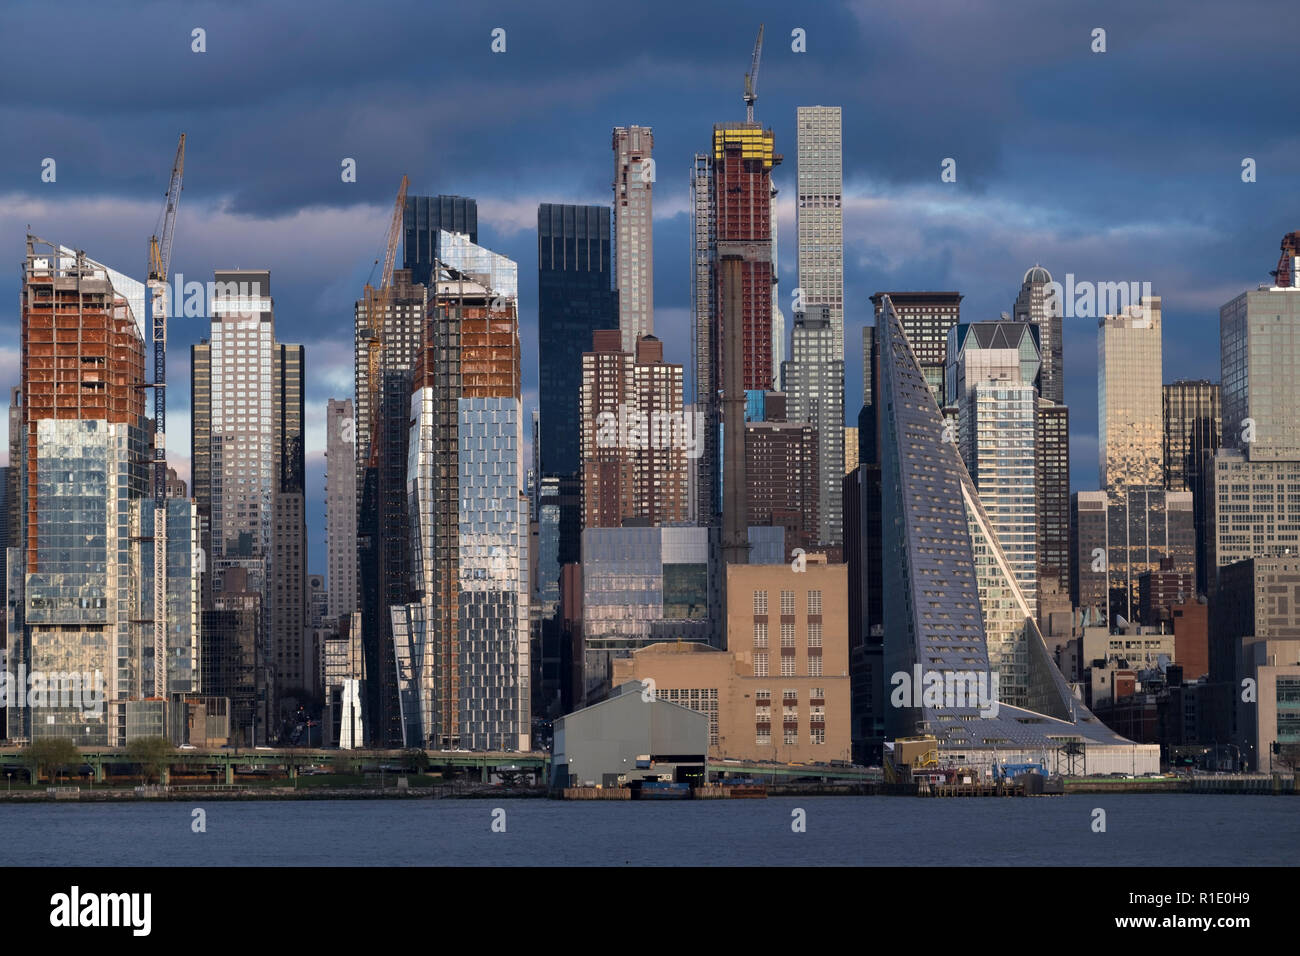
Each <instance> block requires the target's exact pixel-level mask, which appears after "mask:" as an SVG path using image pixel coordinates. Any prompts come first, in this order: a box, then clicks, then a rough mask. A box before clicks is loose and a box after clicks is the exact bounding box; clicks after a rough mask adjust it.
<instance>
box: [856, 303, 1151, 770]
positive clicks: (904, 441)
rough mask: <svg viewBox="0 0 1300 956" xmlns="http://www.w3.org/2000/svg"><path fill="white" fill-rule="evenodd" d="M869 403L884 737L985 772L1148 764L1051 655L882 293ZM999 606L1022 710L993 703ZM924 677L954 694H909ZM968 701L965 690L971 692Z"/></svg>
mask: <svg viewBox="0 0 1300 956" xmlns="http://www.w3.org/2000/svg"><path fill="white" fill-rule="evenodd" d="M876 335H877V346H878V349H879V388H880V408H881V447H880V457H881V488H882V490H881V498H882V513H883V516H884V518H883V522H882V523H883V527H882V532H883V534H882V539H881V541H882V544H881V547H882V549H883V552H884V553H883V554H882V561H883V565H884V665H885V666H884V672H885V675H886V677H885V680H886V682H887V683H888V684H891V685H893V693H890V688H888V687H887V688H886V689H885V692H886V694H887V699H888V701H889V703H888V704H887V705H886V707H885V731H886V735H887V736H889V737H893V738H899V737H908V736H917V735H929V736H933V737H934V738H935V739H936V749H937V750H938V753H939V757H940V762H941V763H943V762H945V760H955V759H960V760H961V761H962V762H963V763H964V764H965V765H967V766H972V767H987V766H989V765H991V763H992V762H993V761H994V760H1002V761H1009V760H1014V759H1017V758H1025V759H1032V760H1044V761H1046V764H1047V766H1048V767H1049V769H1051V770H1055V771H1061V770H1062V769H1066V764H1064V763H1063V761H1070V762H1071V765H1072V766H1073V768H1074V769H1075V770H1076V771H1077V766H1078V764H1077V763H1075V762H1074V761H1075V760H1077V759H1078V758H1079V755H1082V759H1083V760H1085V761H1086V768H1087V772H1089V773H1098V772H1103V773H1104V772H1107V771H1108V770H1109V769H1111V768H1112V767H1113V768H1114V769H1115V770H1120V769H1122V770H1124V771H1125V772H1129V773H1131V772H1135V770H1134V768H1136V767H1141V768H1143V769H1142V770H1140V771H1136V772H1145V771H1147V770H1151V771H1154V770H1156V769H1158V766H1159V748H1158V747H1155V746H1147V745H1139V744H1133V743H1132V742H1130V741H1128V740H1125V739H1124V738H1123V737H1120V736H1119V735H1117V734H1115V733H1113V732H1112V731H1110V730H1109V729H1108V728H1107V727H1105V726H1104V725H1103V724H1101V723H1100V721H1098V720H1097V718H1096V717H1094V716H1093V715H1092V713H1091V712H1090V711H1089V710H1088V708H1087V707H1085V706H1084V705H1083V703H1082V702H1081V701H1080V700H1079V699H1078V698H1076V697H1075V695H1074V693H1073V692H1072V691H1071V689H1070V687H1069V685H1068V684H1067V683H1066V681H1065V679H1064V677H1062V675H1061V673H1060V671H1058V670H1057V668H1056V665H1055V664H1054V663H1053V662H1052V659H1051V657H1050V654H1049V652H1048V649H1047V645H1046V643H1045V642H1044V640H1043V637H1042V634H1041V632H1040V631H1039V630H1038V626H1037V624H1035V622H1034V612H1033V609H1032V608H1031V607H1030V604H1029V602H1028V601H1026V599H1025V596H1024V593H1023V592H1022V590H1021V589H1020V587H1019V585H1018V584H1017V582H1016V578H1015V574H1014V573H1013V570H1012V566H1011V564H1010V562H1009V561H1008V559H1007V556H1006V554H1005V553H1004V552H1003V550H1002V547H1001V545H1000V543H999V541H998V537H997V534H996V533H995V531H994V530H993V528H994V525H993V523H992V522H991V521H990V519H989V516H988V515H987V514H986V513H985V511H984V508H983V506H982V505H981V504H980V499H979V495H978V493H977V491H976V489H975V485H974V482H973V481H972V480H971V477H970V475H969V473H968V472H967V470H966V466H965V464H964V463H963V462H962V459H961V455H960V454H959V452H958V449H957V446H956V445H955V444H954V443H953V442H950V441H948V442H945V441H944V440H943V437H944V420H943V416H942V414H941V413H940V410H939V405H938V403H937V402H936V401H935V399H934V396H933V394H932V392H931V389H930V387H929V385H928V383H927V381H926V378H925V375H924V374H923V372H922V370H921V366H920V363H919V362H918V361H917V359H916V356H915V354H914V353H913V352H912V349H911V346H910V345H909V344H908V340H907V336H906V334H905V333H904V331H903V325H902V322H901V321H900V320H899V317H898V314H897V313H896V312H895V311H894V307H893V304H892V302H891V301H890V297H889V296H888V295H882V296H881V297H880V301H879V311H878V322H877V330H876ZM987 596H996V597H997V599H998V600H999V601H1000V602H1010V603H1011V604H1012V605H1013V606H1014V608H1015V609H1016V611H1017V615H1018V617H1019V618H1020V620H1021V621H1022V625H1021V627H1022V629H1023V635H1024V638H1023V640H1024V646H1025V667H1026V673H1025V681H1024V683H1025V689H1024V695H1025V700H1026V702H1027V708H1022V707H1019V706H1013V705H1011V704H1006V703H1002V704H1000V705H995V706H991V703H992V702H991V701H988V700H986V699H984V698H983V697H982V695H981V694H980V693H978V691H977V688H981V687H982V688H984V689H988V690H991V689H992V688H993V687H994V686H996V685H994V683H993V681H992V675H993V673H995V672H996V671H995V668H994V667H992V666H991V665H990V648H989V645H988V637H987V634H986V628H985V623H984V615H983V613H982V603H981V602H982V601H983V600H986V599H987ZM932 675H937V676H938V679H939V680H940V681H941V682H942V683H943V684H945V685H947V686H948V687H958V688H965V689H966V690H967V693H966V694H960V693H959V694H958V695H956V696H955V702H954V695H953V694H951V693H949V694H947V695H945V694H944V693H942V692H941V693H939V694H937V695H934V696H932V695H931V694H930V693H929V692H928V690H927V692H926V693H925V694H924V695H920V694H916V695H909V694H906V693H900V691H904V690H909V689H910V688H911V687H912V686H913V685H914V684H915V685H918V686H919V685H922V684H928V683H929V679H930V677H931V676H932ZM971 698H975V699H974V700H972V699H971Z"/></svg>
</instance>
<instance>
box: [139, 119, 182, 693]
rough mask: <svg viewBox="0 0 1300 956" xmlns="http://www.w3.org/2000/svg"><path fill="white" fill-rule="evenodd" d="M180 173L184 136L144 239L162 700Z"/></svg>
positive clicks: (156, 650) (156, 641) (156, 647)
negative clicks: (170, 352) (172, 287)
mask: <svg viewBox="0 0 1300 956" xmlns="http://www.w3.org/2000/svg"><path fill="white" fill-rule="evenodd" d="M184 173H185V134H184V133H181V138H180V142H179V143H177V144H176V159H175V160H174V161H173V162H172V175H171V179H170V181H169V182H168V183H167V201H166V203H165V204H164V206H163V211H162V215H161V216H159V219H158V224H157V225H156V226H155V228H154V234H153V235H152V236H150V237H149V280H148V283H147V285H148V287H149V299H150V305H151V311H152V318H153V419H154V420H153V433H154V436H153V498H154V511H153V522H154V529H153V579H154V587H153V696H154V697H166V696H167V309H168V301H167V300H168V295H167V270H168V268H169V267H170V266H171V260H172V237H173V236H174V235H175V232H176V210H177V209H178V208H179V207H180V204H181V179H182V177H183V175H184Z"/></svg>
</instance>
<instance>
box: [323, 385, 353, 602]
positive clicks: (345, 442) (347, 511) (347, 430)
mask: <svg viewBox="0 0 1300 956" xmlns="http://www.w3.org/2000/svg"><path fill="white" fill-rule="evenodd" d="M325 550H326V554H327V560H328V565H327V569H326V575H325V581H326V588H325V590H326V606H325V620H326V623H327V624H337V622H338V619H339V618H340V617H344V616H347V615H350V614H351V613H352V612H353V611H355V610H357V609H358V608H359V605H358V603H357V455H356V418H355V416H354V415H353V414H352V399H350V398H345V399H336V398H331V399H330V400H329V404H328V405H327V406H326V409H325Z"/></svg>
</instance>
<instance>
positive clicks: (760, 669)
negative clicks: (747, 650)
mask: <svg viewBox="0 0 1300 956" xmlns="http://www.w3.org/2000/svg"><path fill="white" fill-rule="evenodd" d="M754 676H755V677H766V676H767V654H766V653H765V652H764V653H758V654H755V655H754Z"/></svg>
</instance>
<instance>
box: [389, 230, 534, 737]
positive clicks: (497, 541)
mask: <svg viewBox="0 0 1300 956" xmlns="http://www.w3.org/2000/svg"><path fill="white" fill-rule="evenodd" d="M440 246H441V255H442V257H443V260H442V262H440V263H439V267H438V272H437V281H436V285H435V288H434V289H433V290H432V295H431V298H430V301H429V314H428V322H427V324H426V326H425V329H424V335H423V341H422V344H421V347H420V352H419V356H418V359H417V362H416V366H415V370H414V375H413V380H412V394H411V404H410V409H411V430H410V438H409V447H410V455H409V459H408V461H409V467H408V472H407V505H406V506H407V512H408V514H409V515H410V516H411V535H410V542H411V555H410V565H411V570H412V575H411V576H412V580H413V581H414V582H415V583H414V593H413V595H412V600H411V602H410V603H407V604H403V605H394V606H392V608H391V614H392V630H393V649H394V657H395V662H396V677H397V691H398V701H399V707H400V716H401V728H402V738H403V744H404V746H407V747H426V748H430V749H454V748H464V749H469V750H487V749H493V750H527V749H528V745H529V725H530V700H529V696H530V691H529V686H530V684H529V681H530V673H529V626H528V625H529V619H528V599H529V587H528V582H529V574H528V537H527V536H528V501H527V498H526V489H525V482H524V463H523V405H522V401H521V397H520V386H521V377H520V353H519V320H518V311H517V309H518V305H517V303H518V285H517V272H516V269H515V264H514V263H513V262H511V261H510V260H509V259H506V258H505V257H504V256H499V255H496V254H495V253H492V252H490V251H488V250H486V249H483V248H482V247H480V246H477V245H476V244H474V243H472V242H470V240H469V238H468V237H467V236H463V235H459V234H452V233H444V234H443V235H442V237H441V240H440Z"/></svg>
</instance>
